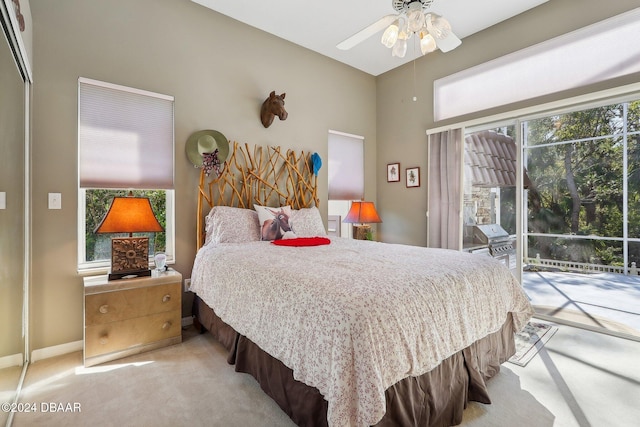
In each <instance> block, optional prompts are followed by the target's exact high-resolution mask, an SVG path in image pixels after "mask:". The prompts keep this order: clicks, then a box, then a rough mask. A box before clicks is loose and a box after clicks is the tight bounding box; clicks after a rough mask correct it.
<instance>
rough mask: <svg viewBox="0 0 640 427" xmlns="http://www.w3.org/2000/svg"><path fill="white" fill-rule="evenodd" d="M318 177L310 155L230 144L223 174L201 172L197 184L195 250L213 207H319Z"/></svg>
mask: <svg viewBox="0 0 640 427" xmlns="http://www.w3.org/2000/svg"><path fill="white" fill-rule="evenodd" d="M317 184H318V176H317V175H315V174H314V173H313V165H312V161H311V153H305V152H304V151H300V152H295V151H293V150H287V151H286V152H282V150H281V149H280V147H261V146H254V147H253V149H250V148H249V145H248V144H245V145H244V146H241V145H240V144H238V143H237V142H234V143H233V150H232V152H231V154H230V156H229V157H228V158H227V159H226V162H225V164H224V167H223V169H222V172H221V173H220V175H219V176H218V175H217V174H216V173H215V172H213V173H212V174H211V176H207V175H206V173H205V170H204V168H203V169H202V170H201V171H200V183H199V185H198V212H197V216H198V217H197V222H196V223H197V228H198V236H197V237H198V239H197V245H198V249H199V248H200V246H202V244H203V243H204V237H205V236H204V224H203V223H204V217H205V216H206V215H207V213H208V212H209V211H210V210H211V208H212V207H213V206H234V207H239V208H245V209H252V208H253V205H254V204H258V205H262V206H285V205H289V206H291V208H292V209H302V208H309V207H312V206H319V203H320V201H319V199H318V193H317Z"/></svg>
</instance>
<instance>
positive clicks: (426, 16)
mask: <svg viewBox="0 0 640 427" xmlns="http://www.w3.org/2000/svg"><path fill="white" fill-rule="evenodd" d="M434 1H435V0H391V5H392V7H393V8H394V9H395V10H396V12H398V13H397V14H395V15H386V16H384V17H382V18H381V19H379V20H378V21H376V22H374V23H373V24H371V25H369V26H368V27H366V28H364V29H363V30H361V31H359V32H357V33H356V34H354V35H352V36H351V37H349V38H348V39H346V40H344V41H342V42H340V43H338V45H337V46H336V47H337V48H338V49H341V50H348V49H351V48H352V47H354V46H356V45H358V44H360V43H362V42H363V41H365V40H366V39H368V38H369V37H371V36H373V35H374V34H375V33H377V32H379V31H381V30H382V29H383V28H385V27H386V30H385V31H384V33H383V34H382V39H381V42H382V44H383V45H385V46H386V47H388V48H391V54H392V55H393V56H397V57H400V58H403V57H404V56H405V54H406V53H407V40H409V39H410V38H411V37H412V36H413V35H414V34H415V35H416V37H419V38H420V51H421V52H422V54H423V55H426V54H427V53H429V52H433V51H434V50H436V48H439V49H440V50H441V51H442V52H448V51H450V50H453V49H455V48H456V47H458V46H460V44H461V43H462V42H461V41H460V39H459V38H458V37H457V36H456V35H455V34H454V33H453V31H451V25H450V24H449V21H447V20H446V19H445V18H443V17H442V16H440V15H437V14H435V13H433V12H429V11H428V10H429V8H430V7H431V5H432V3H433V2H434Z"/></svg>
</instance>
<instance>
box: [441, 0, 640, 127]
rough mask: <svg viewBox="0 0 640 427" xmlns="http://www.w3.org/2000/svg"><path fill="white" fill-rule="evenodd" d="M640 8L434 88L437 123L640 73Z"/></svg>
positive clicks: (450, 78)
mask: <svg viewBox="0 0 640 427" xmlns="http://www.w3.org/2000/svg"><path fill="white" fill-rule="evenodd" d="M638 40H640V8H637V9H633V10H632V11H630V12H626V13H623V14H621V15H617V16H614V17H613V18H609V19H606V20H604V21H601V22H598V23H596V24H593V25H589V26H587V27H585V28H582V29H579V30H576V31H573V32H571V33H568V34H565V35H563V36H560V37H556V38H553V39H551V40H547V41H545V42H542V43H539V44H537V45H534V46H531V47H529V48H526V49H522V50H520V51H518V52H514V53H512V54H509V55H505V56H502V57H500V58H497V59H495V60H493V61H489V62H487V63H485V64H481V65H478V66H475V67H472V68H469V69H467V70H464V71H460V72H458V73H455V74H452V75H450V76H447V77H444V78H441V79H438V80H436V81H435V82H434V119H435V120H436V121H438V120H443V119H447V118H451V117H458V116H462V115H464V114H468V113H473V112H477V111H482V110H486V109H489V108H493V107H497V106H501V105H508V104H511V103H514V102H518V101H523V100H527V99H532V98H536V97H539V96H543V95H548V94H551V93H555V92H560V91H563V90H568V89H572V88H577V87H581V86H587V85H590V84H594V83H598V82H603V81H606V80H610V79H613V78H616V77H621V76H625V75H630V74H632V73H637V72H640V61H639V60H638V58H639V57H640V43H638Z"/></svg>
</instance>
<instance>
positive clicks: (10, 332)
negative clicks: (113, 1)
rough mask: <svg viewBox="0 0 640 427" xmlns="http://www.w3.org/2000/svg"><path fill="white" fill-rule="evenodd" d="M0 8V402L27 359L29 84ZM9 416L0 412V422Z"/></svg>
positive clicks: (2, 4) (5, 7)
mask: <svg viewBox="0 0 640 427" xmlns="http://www.w3.org/2000/svg"><path fill="white" fill-rule="evenodd" d="M0 11H1V12H2V14H1V15H0V27H1V29H2V35H0V263H2V267H1V268H0V314H1V315H2V316H1V319H0V402H5V403H9V402H13V401H14V399H15V398H16V389H17V386H18V383H19V381H20V377H21V374H22V372H23V369H24V368H25V367H26V362H27V350H26V349H27V343H26V340H27V336H28V334H27V327H26V310H25V308H26V306H25V304H26V303H27V301H26V298H25V295H26V294H27V289H28V285H27V282H28V278H27V276H28V268H27V262H28V259H27V258H28V257H27V255H26V254H27V253H28V243H27V242H28V233H27V220H26V218H27V216H28V212H27V211H28V204H27V200H28V197H27V195H28V188H27V187H28V185H27V183H28V178H27V177H28V166H27V165H28V144H27V139H28V138H27V129H28V127H27V121H28V118H27V117H28V116H27V115H28V112H27V99H28V87H29V86H28V83H27V81H28V78H27V72H26V71H25V70H26V67H25V64H24V61H23V60H22V53H21V49H20V47H19V43H18V42H17V38H16V34H18V33H19V32H20V26H21V25H20V23H19V21H18V20H17V15H16V11H15V9H14V6H13V3H12V2H11V1H7V0H0ZM10 14H12V15H10ZM10 417H11V413H10V412H8V411H0V425H4V424H5V423H6V422H7V420H9V422H10V421H11V420H10Z"/></svg>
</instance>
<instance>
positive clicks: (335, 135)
mask: <svg viewBox="0 0 640 427" xmlns="http://www.w3.org/2000/svg"><path fill="white" fill-rule="evenodd" d="M328 152H329V166H328V170H329V200H362V198H363V197H364V138H363V137H361V136H357V135H350V134H346V133H342V132H336V131H329V141H328Z"/></svg>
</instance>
